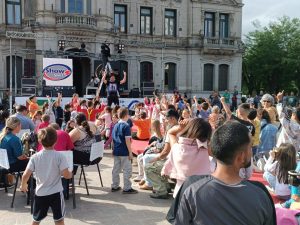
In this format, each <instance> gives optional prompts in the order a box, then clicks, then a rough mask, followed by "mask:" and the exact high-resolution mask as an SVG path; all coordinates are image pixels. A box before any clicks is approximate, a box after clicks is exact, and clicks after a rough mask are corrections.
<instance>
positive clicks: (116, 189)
mask: <svg viewBox="0 0 300 225" xmlns="http://www.w3.org/2000/svg"><path fill="white" fill-rule="evenodd" d="M120 190H121V187H116V188H111V192H116V191H120Z"/></svg>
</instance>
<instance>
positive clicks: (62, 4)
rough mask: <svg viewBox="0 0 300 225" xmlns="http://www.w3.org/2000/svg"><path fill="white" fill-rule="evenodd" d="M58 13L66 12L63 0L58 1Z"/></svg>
mask: <svg viewBox="0 0 300 225" xmlns="http://www.w3.org/2000/svg"><path fill="white" fill-rule="evenodd" d="M60 12H62V13H65V12H66V2H65V0H60Z"/></svg>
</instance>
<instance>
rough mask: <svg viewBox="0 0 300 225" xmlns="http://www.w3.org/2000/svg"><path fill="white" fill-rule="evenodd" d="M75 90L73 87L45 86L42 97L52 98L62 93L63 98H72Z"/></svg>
mask: <svg viewBox="0 0 300 225" xmlns="http://www.w3.org/2000/svg"><path fill="white" fill-rule="evenodd" d="M75 91H76V88H75V87H63V86H61V87H49V86H45V87H44V88H43V96H47V95H49V96H52V97H57V94H58V93H62V95H63V97H72V96H73V94H74V93H75Z"/></svg>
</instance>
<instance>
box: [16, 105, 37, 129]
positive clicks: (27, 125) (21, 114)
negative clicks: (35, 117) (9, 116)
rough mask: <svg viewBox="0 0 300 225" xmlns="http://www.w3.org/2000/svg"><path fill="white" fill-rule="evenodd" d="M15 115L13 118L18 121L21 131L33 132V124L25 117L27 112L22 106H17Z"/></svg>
mask: <svg viewBox="0 0 300 225" xmlns="http://www.w3.org/2000/svg"><path fill="white" fill-rule="evenodd" d="M16 111H17V113H16V114H15V116H16V117H17V118H18V119H19V120H20V122H21V129H23V130H24V129H30V131H34V128H35V126H34V123H33V122H32V120H31V119H30V118H29V117H28V116H27V114H28V110H27V107H26V106H24V105H18V106H17V107H16Z"/></svg>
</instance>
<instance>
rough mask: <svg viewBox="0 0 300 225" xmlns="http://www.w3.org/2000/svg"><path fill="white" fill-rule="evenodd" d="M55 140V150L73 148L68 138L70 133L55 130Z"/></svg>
mask: <svg viewBox="0 0 300 225" xmlns="http://www.w3.org/2000/svg"><path fill="white" fill-rule="evenodd" d="M56 133H57V141H56V144H55V145H54V150H56V151H68V150H73V149H74V144H73V142H72V140H71V138H70V135H69V134H68V133H67V132H66V131H63V130H57V131H56Z"/></svg>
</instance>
